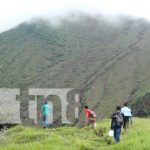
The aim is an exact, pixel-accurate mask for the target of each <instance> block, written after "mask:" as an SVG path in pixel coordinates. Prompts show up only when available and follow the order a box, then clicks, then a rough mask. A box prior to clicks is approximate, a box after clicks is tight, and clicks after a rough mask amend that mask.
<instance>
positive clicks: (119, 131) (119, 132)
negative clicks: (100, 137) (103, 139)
mask: <svg viewBox="0 0 150 150" xmlns="http://www.w3.org/2000/svg"><path fill="white" fill-rule="evenodd" d="M120 134H121V128H118V129H116V135H115V137H116V138H115V141H116V143H119V141H120Z"/></svg>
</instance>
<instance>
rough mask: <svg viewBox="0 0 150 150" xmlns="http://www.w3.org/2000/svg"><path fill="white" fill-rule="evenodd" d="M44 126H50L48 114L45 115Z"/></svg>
mask: <svg viewBox="0 0 150 150" xmlns="http://www.w3.org/2000/svg"><path fill="white" fill-rule="evenodd" d="M43 126H44V127H48V115H43Z"/></svg>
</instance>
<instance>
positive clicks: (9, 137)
mask: <svg viewBox="0 0 150 150" xmlns="http://www.w3.org/2000/svg"><path fill="white" fill-rule="evenodd" d="M109 127H110V120H103V121H102V122H99V123H98V126H97V129H98V130H99V131H100V133H101V134H100V135H98V136H97V135H95V133H94V131H93V130H92V129H85V128H82V129H79V128H76V127H60V128H51V129H40V128H29V127H23V126H16V127H13V128H11V129H9V130H7V131H4V133H3V134H2V135H1V136H0V140H1V141H0V150H50V149H51V150H149V149H150V144H149V140H150V119H139V118H135V119H134V123H133V125H132V126H130V129H129V131H128V133H126V134H125V133H124V131H122V135H121V142H120V143H119V144H115V143H114V142H113V138H111V137H108V135H107V133H108V130H109Z"/></svg>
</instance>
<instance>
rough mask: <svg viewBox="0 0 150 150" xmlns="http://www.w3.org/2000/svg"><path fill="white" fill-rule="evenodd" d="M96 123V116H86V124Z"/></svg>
mask: <svg viewBox="0 0 150 150" xmlns="http://www.w3.org/2000/svg"><path fill="white" fill-rule="evenodd" d="M94 123H96V118H87V125H90V124H94Z"/></svg>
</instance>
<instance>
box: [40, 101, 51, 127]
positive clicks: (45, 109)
mask: <svg viewBox="0 0 150 150" xmlns="http://www.w3.org/2000/svg"><path fill="white" fill-rule="evenodd" d="M50 112H51V107H50V105H49V104H48V102H47V101H45V102H44V105H43V106H42V108H41V114H40V116H42V120H43V128H48V124H49V123H48V117H49V115H50Z"/></svg>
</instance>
